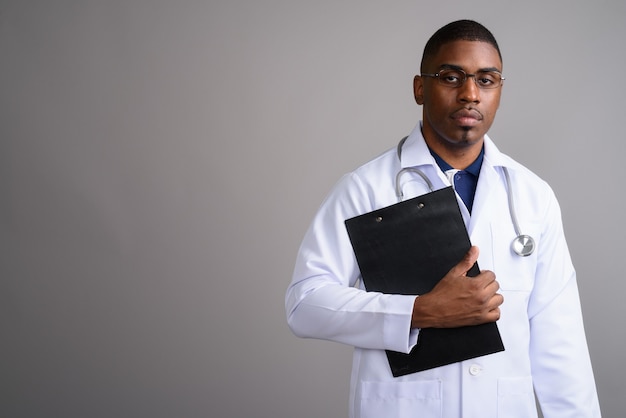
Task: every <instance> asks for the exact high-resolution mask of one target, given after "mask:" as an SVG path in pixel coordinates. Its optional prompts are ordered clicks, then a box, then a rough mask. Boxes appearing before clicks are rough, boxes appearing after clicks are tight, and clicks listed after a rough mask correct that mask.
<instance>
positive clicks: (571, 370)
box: [528, 196, 600, 418]
mask: <svg viewBox="0 0 626 418" xmlns="http://www.w3.org/2000/svg"><path fill="white" fill-rule="evenodd" d="M545 219H546V227H545V230H544V232H543V234H542V236H541V248H540V251H541V253H540V254H539V259H538V265H537V273H536V279H535V288H534V290H533V292H532V294H531V298H530V302H529V307H528V313H529V318H530V331H531V334H530V359H531V364H532V370H533V382H534V385H535V391H536V394H537V398H538V400H539V403H540V405H541V409H542V412H543V414H544V416H545V417H546V418H556V417H581V418H582V417H585V418H590V417H594V418H597V417H600V407H599V404H598V397H597V394H596V387H595V382H594V376H593V370H592V367H591V361H590V358H589V353H588V349H587V342H586V338H585V331H584V328H583V318H582V312H581V307H580V300H579V294H578V287H577V284H576V273H575V271H574V267H573V266H572V263H571V259H570V255H569V251H568V249H567V244H566V242H565V237H564V234H563V227H562V222H561V214H560V209H559V207H558V203H557V202H556V198H554V196H551V203H550V205H549V207H548V210H547V214H546V217H545Z"/></svg>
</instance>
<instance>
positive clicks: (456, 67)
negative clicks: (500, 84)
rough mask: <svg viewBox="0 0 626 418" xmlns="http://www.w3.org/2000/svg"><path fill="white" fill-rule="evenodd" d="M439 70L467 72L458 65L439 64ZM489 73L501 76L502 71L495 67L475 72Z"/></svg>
mask: <svg viewBox="0 0 626 418" xmlns="http://www.w3.org/2000/svg"><path fill="white" fill-rule="evenodd" d="M439 69H440V70H462V71H465V72H467V71H466V70H465V69H464V68H463V67H461V66H460V65H454V64H441V65H440V66H439ZM490 71H495V72H497V73H500V74H502V71H501V70H500V69H498V68H496V67H487V68H479V69H478V71H477V72H483V73H486V72H490Z"/></svg>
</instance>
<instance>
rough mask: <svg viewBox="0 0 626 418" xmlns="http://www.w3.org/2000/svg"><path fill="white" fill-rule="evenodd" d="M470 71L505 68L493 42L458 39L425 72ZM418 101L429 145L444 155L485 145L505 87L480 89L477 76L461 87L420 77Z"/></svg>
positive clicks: (416, 89) (435, 58) (416, 92)
mask: <svg viewBox="0 0 626 418" xmlns="http://www.w3.org/2000/svg"><path fill="white" fill-rule="evenodd" d="M451 66H452V67H456V68H461V69H462V70H463V71H465V72H466V73H467V74H476V72H478V71H481V70H494V69H495V70H498V71H500V72H501V71H502V62H501V60H500V56H499V55H498V51H497V50H496V49H495V48H494V47H493V46H492V45H491V44H489V43H486V42H475V41H454V42H450V43H448V44H445V45H443V46H442V47H441V48H440V50H439V52H438V53H437V55H436V56H434V57H433V58H432V59H430V60H428V62H426V63H425V71H424V73H425V74H428V73H431V74H434V73H437V72H438V71H440V70H442V69H444V68H449V67H451ZM413 87H414V92H415V100H416V101H417V103H418V104H420V105H423V113H424V114H423V127H422V132H423V135H424V138H425V139H426V142H427V143H428V145H429V146H430V147H431V148H433V149H434V150H435V152H437V153H438V154H440V155H441V156H442V157H443V156H444V155H446V154H450V153H459V152H466V151H468V150H470V149H478V150H480V147H482V143H483V137H484V135H485V133H486V132H487V131H488V130H489V128H490V127H491V124H492V123H493V120H494V118H495V116H496V111H497V110H498V106H499V104H500V94H501V91H502V87H498V88H495V89H480V88H479V87H478V86H477V85H476V83H475V82H474V77H468V78H467V79H466V80H465V83H464V84H463V85H462V86H460V87H449V86H445V85H442V84H439V82H438V80H437V79H436V78H434V77H421V76H416V77H415V80H414V86H413Z"/></svg>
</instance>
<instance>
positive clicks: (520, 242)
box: [396, 137, 535, 257]
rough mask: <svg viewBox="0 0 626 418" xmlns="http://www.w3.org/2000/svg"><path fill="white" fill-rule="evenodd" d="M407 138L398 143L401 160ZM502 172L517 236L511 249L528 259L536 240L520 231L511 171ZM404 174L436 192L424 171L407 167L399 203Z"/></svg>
mask: <svg viewBox="0 0 626 418" xmlns="http://www.w3.org/2000/svg"><path fill="white" fill-rule="evenodd" d="M407 138H408V137H405V138H402V140H401V141H400V142H399V143H398V149H397V152H398V159H400V157H401V155H402V146H403V145H404V142H405V141H406V139H407ZM502 170H503V171H504V179H505V180H506V187H507V197H508V201H509V213H510V214H511V222H512V223H513V228H514V229H515V233H516V234H517V236H516V237H515V238H514V239H513V242H512V243H511V249H512V250H513V252H514V253H515V254H517V255H519V256H520V257H527V256H529V255H531V254H532V253H533V251H535V240H534V239H533V237H531V236H530V235H526V234H522V233H521V231H520V227H519V223H518V222H517V216H516V214H515V205H514V203H513V193H512V191H511V190H512V189H511V178H510V177H509V170H508V169H507V168H506V167H504V166H503V167H502ZM404 173H415V174H418V175H419V176H420V177H421V178H422V179H423V180H424V182H425V183H426V185H427V186H428V189H429V190H430V191H431V192H432V191H434V187H433V183H432V182H431V181H430V179H429V178H428V177H427V176H426V174H424V172H422V170H420V169H419V168H416V167H405V168H403V169H401V170H400V171H398V174H396V196H397V197H398V201H399V202H401V201H402V198H403V197H404V195H403V193H402V186H401V185H400V177H402V175H403V174H404Z"/></svg>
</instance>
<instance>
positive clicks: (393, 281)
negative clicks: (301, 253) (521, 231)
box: [345, 187, 504, 377]
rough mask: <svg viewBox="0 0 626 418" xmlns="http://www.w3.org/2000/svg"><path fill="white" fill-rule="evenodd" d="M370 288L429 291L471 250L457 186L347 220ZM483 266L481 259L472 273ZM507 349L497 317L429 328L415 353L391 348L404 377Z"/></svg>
mask: <svg viewBox="0 0 626 418" xmlns="http://www.w3.org/2000/svg"><path fill="white" fill-rule="evenodd" d="M345 224H346V228H347V230H348V236H349V237H350V242H351V243H352V248H353V249H354V254H355V256H356V260H357V262H358V264H359V269H360V270H361V276H362V277H363V282H364V284H365V288H366V290H367V291H376V292H382V293H389V294H404V295H421V294H424V293H427V292H429V291H430V290H431V289H432V288H433V287H434V286H435V285H436V284H437V282H439V280H441V279H442V278H443V277H444V276H445V275H446V273H448V271H449V270H450V269H451V268H452V267H454V266H455V265H456V264H457V263H458V262H459V261H460V260H461V259H462V258H463V256H464V255H465V254H466V253H467V251H468V250H469V248H470V246H471V243H470V240H469V236H468V235H467V231H466V229H465V224H464V222H463V216H462V215H461V211H460V209H459V205H458V202H457V200H456V195H455V192H454V189H453V188H452V187H446V188H443V189H440V190H436V191H434V192H431V193H428V194H425V195H422V196H418V197H415V198H412V199H409V200H405V201H403V202H400V203H396V204H394V205H391V206H388V207H385V208H382V209H378V210H375V211H373V212H369V213H366V214H363V215H359V216H356V217H354V218H351V219H348V220H346V221H345ZM479 272H480V270H479V268H478V265H477V264H475V265H474V266H473V267H472V269H471V270H470V271H469V272H468V273H467V275H468V276H471V277H473V276H476V275H477V274H478V273H479ZM503 350H504V345H503V343H502V339H501V337H500V332H499V331H498V327H497V325H496V323H495V322H492V323H487V324H482V325H477V326H468V327H460V328H424V329H422V330H420V333H419V337H418V341H417V345H416V346H415V347H414V348H413V350H412V351H411V352H410V353H409V354H405V353H399V352H395V351H390V350H387V351H386V353H387V358H388V360H389V366H390V367H391V372H392V374H393V376H395V377H398V376H402V375H406V374H410V373H415V372H419V371H422V370H427V369H432V368H435V367H439V366H443V365H446V364H451V363H456V362H458V361H463V360H468V359H471V358H475V357H479V356H483V355H487V354H493V353H496V352H499V351H503Z"/></svg>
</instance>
